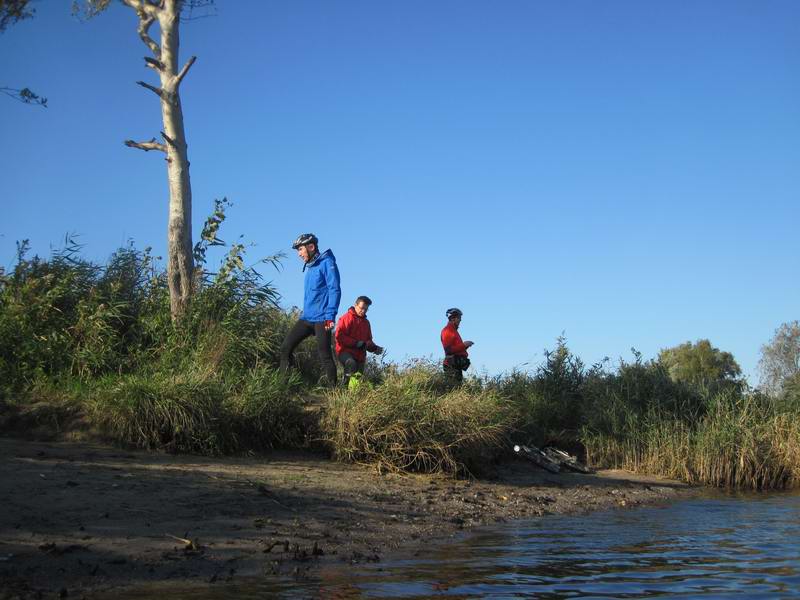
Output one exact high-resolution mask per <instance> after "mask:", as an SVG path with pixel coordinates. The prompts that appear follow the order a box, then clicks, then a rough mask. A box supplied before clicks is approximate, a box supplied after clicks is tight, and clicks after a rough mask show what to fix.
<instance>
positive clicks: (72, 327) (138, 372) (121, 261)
mask: <svg viewBox="0 0 800 600" xmlns="http://www.w3.org/2000/svg"><path fill="white" fill-rule="evenodd" d="M218 208H219V207H218ZM215 215H216V216H215V217H212V219H210V220H209V223H207V227H206V229H205V230H204V235H203V241H202V242H201V244H199V245H198V247H197V248H196V258H197V261H198V264H199V265H200V267H201V268H202V269H203V271H202V276H199V277H198V279H197V291H196V294H195V297H194V300H193V302H192V304H191V306H190V309H189V312H188V314H187V315H186V317H185V318H184V319H183V320H182V321H181V322H180V323H179V324H178V325H173V324H172V322H171V320H170V315H169V302H168V296H167V289H166V281H165V274H164V273H163V271H161V270H159V268H158V267H157V266H156V261H154V260H153V258H152V257H151V256H150V254H149V252H147V251H139V250H137V249H136V248H135V247H133V246H128V247H125V248H122V249H120V250H119V251H118V252H116V253H115V254H114V255H113V256H112V257H111V258H110V260H109V261H108V263H107V264H105V265H97V264H94V263H91V262H89V261H87V260H85V259H83V258H81V256H80V251H79V248H78V247H77V246H75V245H74V244H73V243H71V242H69V241H68V242H67V244H65V247H64V248H63V249H62V250H59V251H57V252H55V253H54V254H53V255H52V256H51V257H49V258H47V259H41V258H38V257H33V258H30V257H28V256H27V248H26V245H25V244H21V245H20V248H19V256H18V260H17V263H16V265H15V266H14V268H13V269H12V270H11V271H10V272H8V273H3V274H2V276H1V277H0V382H1V383H0V428H5V429H15V430H17V431H28V430H31V429H33V428H37V427H38V428H42V429H47V430H50V431H55V430H64V429H68V430H69V429H73V430H74V429H79V430H83V431H86V432H88V433H90V434H92V435H99V436H102V437H105V438H106V439H110V440H112V441H114V442H117V443H121V444H125V445H130V446H135V447H142V448H152V449H165V450H169V451H175V452H196V453H205V454H220V453H233V452H243V451H248V450H258V449H264V448H275V447H282V448H291V447H300V446H304V445H308V444H309V443H314V444H315V445H320V444H322V445H324V447H326V448H327V449H328V450H329V451H330V453H331V454H332V455H334V456H335V457H337V458H339V459H341V460H348V461H358V462H364V463H369V464H374V465H376V466H378V467H379V468H381V469H386V470H422V471H443V472H447V473H454V474H456V473H466V472H470V473H480V472H481V471H483V470H485V469H488V468H490V467H491V465H492V463H493V462H494V461H496V459H497V458H498V457H499V456H500V455H502V454H503V453H504V452H507V448H508V447H509V446H510V444H511V443H512V442H514V441H524V442H530V443H533V444H535V445H539V446H542V445H547V444H553V445H557V446H559V447H562V448H565V449H569V450H571V451H573V452H576V453H579V454H581V455H583V456H584V457H586V458H587V459H588V461H589V462H590V463H592V464H593V465H595V466H598V467H624V468H628V469H631V470H634V471H639V472H646V473H650V474H660V475H666V476H670V477H676V478H680V479H683V480H686V481H690V482H697V483H705V484H710V485H717V486H726V487H741V488H753V489H765V488H783V487H791V486H797V485H798V479H800V425H798V423H800V419H798V417H800V394H798V390H797V389H793V388H792V387H789V388H787V389H786V390H784V392H783V393H782V394H781V395H780V396H779V397H768V396H765V395H762V394H760V393H757V392H754V391H753V390H750V389H749V388H747V386H746V385H745V384H744V383H742V382H741V381H737V380H735V379H731V378H728V379H720V380H719V381H701V382H691V381H683V380H677V381H676V380H675V378H674V376H673V375H671V373H670V371H669V369H668V368H667V367H666V366H665V365H664V364H662V363H660V362H659V361H643V360H642V359H641V357H640V356H637V355H634V359H633V360H632V361H630V362H620V363H619V364H618V365H616V366H614V367H610V366H609V365H608V364H600V365H594V366H591V367H587V366H586V365H584V364H583V363H582V361H581V360H580V359H579V358H578V357H576V356H574V355H573V354H572V353H571V352H570V351H569V349H568V347H567V345H566V343H565V341H564V340H563V339H560V340H558V341H557V342H556V346H555V348H554V349H553V350H552V351H550V352H547V353H546V357H545V360H544V361H543V363H542V364H541V365H540V366H539V367H538V368H537V369H536V370H534V371H531V372H512V373H507V374H504V375H502V376H497V377H493V378H475V377H472V378H467V381H466V383H465V385H463V386H461V387H459V388H453V387H452V386H450V385H449V384H448V383H447V381H445V380H444V379H443V377H442V375H441V373H440V372H439V368H438V366H437V365H435V364H434V365H432V364H425V363H420V362H417V363H414V364H410V365H405V366H398V365H377V364H373V365H371V367H370V369H369V371H368V380H369V381H368V383H367V384H366V385H362V386H361V387H360V388H359V390H357V391H356V392H351V391H345V390H334V391H323V390H320V389H319V388H318V387H317V382H318V379H319V376H320V370H319V366H318V365H317V363H316V358H315V352H314V349H313V347H312V346H311V344H312V342H310V341H309V342H307V343H306V345H304V346H301V348H300V349H299V351H298V352H297V367H298V368H297V370H296V371H294V372H293V374H292V375H291V376H290V377H288V378H287V377H283V376H281V375H280V374H279V373H278V370H277V363H278V348H279V345H280V342H281V340H282V339H283V337H284V335H285V333H286V331H287V328H288V327H289V326H290V325H291V323H292V322H293V321H294V319H296V315H293V314H290V313H287V312H285V311H283V310H281V309H280V308H279V307H278V305H277V298H278V294H277V292H276V290H275V289H274V288H272V287H271V286H270V285H269V284H266V283H264V280H263V278H262V276H261V274H260V273H259V272H258V271H257V270H256V269H255V268H254V267H246V266H245V255H244V252H245V248H244V246H242V245H238V244H237V245H234V246H232V247H229V248H228V249H227V253H225V254H224V256H223V257H222V259H221V262H220V264H219V267H218V268H217V269H216V271H214V272H211V271H209V270H208V269H207V268H206V252H207V250H209V248H210V247H211V246H214V245H217V244H218V243H219V242H218V240H217V239H216V234H215V232H216V226H218V225H219V221H220V215H223V216H224V211H218V212H217V213H215ZM214 218H216V219H217V220H216V221H214ZM214 223H216V226H214ZM275 260H276V259H275V258H272V259H268V261H267V262H270V261H272V262H274V261H275ZM262 262H263V261H262ZM310 400H311V401H313V404H314V405H315V406H316V407H317V408H320V407H321V410H319V411H314V412H309V411H308V410H307V405H308V404H309V401H310ZM310 415H312V416H313V418H314V420H313V422H311V421H310V418H311V416H310Z"/></svg>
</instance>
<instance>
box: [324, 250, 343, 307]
mask: <svg viewBox="0 0 800 600" xmlns="http://www.w3.org/2000/svg"><path fill="white" fill-rule="evenodd" d="M324 268H325V283H326V285H327V286H328V304H327V305H326V306H325V315H324V316H325V320H326V321H333V320H334V319H335V318H336V313H337V312H339V302H340V301H341V300H342V288H341V285H340V281H339V268H338V267H337V266H336V263H335V262H334V261H326V262H325V267H324Z"/></svg>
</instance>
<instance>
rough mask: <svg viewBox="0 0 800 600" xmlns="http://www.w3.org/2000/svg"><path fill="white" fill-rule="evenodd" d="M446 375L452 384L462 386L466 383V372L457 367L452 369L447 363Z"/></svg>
mask: <svg viewBox="0 0 800 600" xmlns="http://www.w3.org/2000/svg"><path fill="white" fill-rule="evenodd" d="M444 374H445V376H446V377H447V379H449V380H450V381H451V382H452V383H455V384H460V383H461V382H462V381H464V372H463V371H462V370H461V369H458V368H456V367H451V366H450V365H448V364H447V363H445V364H444Z"/></svg>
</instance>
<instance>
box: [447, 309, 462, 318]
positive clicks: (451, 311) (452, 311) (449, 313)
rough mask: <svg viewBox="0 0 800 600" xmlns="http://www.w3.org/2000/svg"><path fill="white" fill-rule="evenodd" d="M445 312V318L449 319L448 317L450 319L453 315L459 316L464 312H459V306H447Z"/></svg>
mask: <svg viewBox="0 0 800 600" xmlns="http://www.w3.org/2000/svg"><path fill="white" fill-rule="evenodd" d="M445 314H446V315H447V320H448V321H449V320H450V319H452V318H454V317H460V316H461V315H463V314H464V313H463V312H461V309H460V308H448V309H447V312H446V313H445Z"/></svg>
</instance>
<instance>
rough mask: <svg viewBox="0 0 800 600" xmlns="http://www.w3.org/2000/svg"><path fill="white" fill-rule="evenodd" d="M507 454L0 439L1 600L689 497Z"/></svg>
mask: <svg viewBox="0 0 800 600" xmlns="http://www.w3.org/2000/svg"><path fill="white" fill-rule="evenodd" d="M691 493H692V490H690V489H689V488H687V487H686V486H684V485H682V484H679V483H677V482H672V481H666V480H658V479H654V478H645V477H641V476H634V475H632V474H630V473H626V472H621V471H605V472H601V473H599V474H596V475H580V474H564V473H562V474H557V475H553V474H550V473H547V472H545V471H541V470H539V469H537V468H536V467H534V466H533V465H531V464H529V463H525V462H521V461H516V460H514V459H510V461H509V462H507V463H503V464H501V465H498V466H497V470H496V473H495V474H494V476H493V477H492V478H491V479H482V480H454V479H450V478H446V477H442V476H431V475H396V474H389V475H386V474H384V475H380V474H378V473H376V472H375V470H374V469H370V468H367V467H362V466H357V465H348V464H341V463H336V462H332V461H330V460H328V459H326V458H324V457H321V456H318V455H313V454H304V453H291V454H290V453H274V454H269V455H265V456H253V457H244V458H241V457H238V458H207V457H196V456H185V455H184V456H175V455H167V454H158V453H146V452H130V451H124V450H120V449H118V448H113V447H109V446H103V445H98V444H89V443H75V442H47V443H46V442H32V441H25V440H21V439H15V438H7V437H0V600H7V599H11V598H23V599H27V598H64V597H68V598H92V597H93V596H94V595H97V594H102V593H108V591H109V590H120V589H124V588H131V587H134V588H135V586H137V585H143V584H152V583H154V582H164V583H171V582H179V583H181V584H194V583H197V584H198V585H208V584H214V585H215V586H224V585H226V582H231V581H237V580H239V579H241V578H244V577H253V576H260V577H273V576H275V575H293V576H295V577H302V576H304V575H306V574H308V573H309V572H312V573H313V570H314V569H316V568H318V567H319V566H320V565H321V564H325V563H326V562H329V561H346V562H348V563H363V562H369V561H380V560H382V559H384V558H385V557H386V556H387V555H388V554H394V555H402V552H403V551H404V550H405V551H406V552H409V551H410V550H411V549H413V548H415V547H417V546H418V545H419V544H420V543H421V542H423V541H424V542H427V541H429V540H431V539H439V540H446V538H447V537H448V536H452V535H454V534H456V533H459V532H461V531H462V530H463V529H465V528H469V527H473V526H476V525H482V524H490V523H496V522H503V521H508V520H511V519H523V518H536V517H541V516H543V515H548V514H564V513H585V512H589V511H594V510H602V509H608V508H613V507H620V508H628V507H634V506H637V505H640V504H653V503H660V502H664V501H668V500H671V499H674V498H677V497H682V496H686V495H689V494H691Z"/></svg>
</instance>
